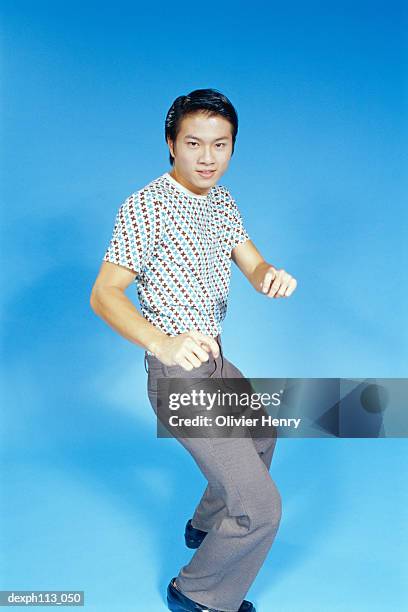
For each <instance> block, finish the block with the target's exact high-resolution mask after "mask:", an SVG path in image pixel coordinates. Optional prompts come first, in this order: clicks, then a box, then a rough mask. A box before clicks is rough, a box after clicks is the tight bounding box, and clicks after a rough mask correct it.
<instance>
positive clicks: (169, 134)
mask: <svg viewBox="0 0 408 612" xmlns="http://www.w3.org/2000/svg"><path fill="white" fill-rule="evenodd" d="M199 111H201V112H205V113H207V114H208V115H209V116H213V115H221V116H222V117H225V119H227V120H228V121H229V122H230V123H231V126H232V130H231V133H232V153H231V155H233V153H234V145H235V139H236V137H237V132H238V115H237V112H236V110H235V108H234V107H233V105H232V104H231V102H230V101H229V100H228V98H227V97H226V96H224V95H223V94H222V93H221V92H219V91H217V90H216V89H195V90H194V91H192V92H190V93H189V94H188V95H187V96H179V97H178V98H176V99H175V100H174V102H173V104H172V105H171V107H170V108H169V110H168V112H167V115H166V121H165V139H166V142H167V140H168V139H169V140H171V141H172V142H173V143H175V141H176V138H177V134H178V133H179V131H180V125H181V121H182V119H183V118H184V117H185V116H186V115H189V114H192V113H196V112H199ZM169 159H170V164H171V165H173V164H174V157H173V156H172V154H171V153H170V154H169Z"/></svg>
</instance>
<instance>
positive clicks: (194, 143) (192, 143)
mask: <svg viewBox="0 0 408 612" xmlns="http://www.w3.org/2000/svg"><path fill="white" fill-rule="evenodd" d="M187 144H190V145H196V144H198V142H192V141H190V142H189V143H187Z"/></svg>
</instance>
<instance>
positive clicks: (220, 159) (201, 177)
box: [168, 112, 232, 195]
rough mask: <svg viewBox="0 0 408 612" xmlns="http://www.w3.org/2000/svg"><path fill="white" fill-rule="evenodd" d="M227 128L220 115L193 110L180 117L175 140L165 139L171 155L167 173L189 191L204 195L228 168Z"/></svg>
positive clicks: (229, 155)
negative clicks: (170, 165) (172, 163)
mask: <svg viewBox="0 0 408 612" xmlns="http://www.w3.org/2000/svg"><path fill="white" fill-rule="evenodd" d="M231 131H232V125H231V123H230V122H229V121H227V119H225V118H224V117H222V116H221V115H213V116H211V117H209V116H208V115H206V114H205V113H202V112H196V113H194V114H191V115H187V116H186V117H184V118H183V119H182V121H181V124H180V131H179V133H178V135H177V138H176V141H175V143H172V142H171V141H168V145H169V149H170V153H171V154H172V156H173V157H174V165H173V170H172V171H171V175H172V176H173V177H174V178H175V179H176V180H177V181H178V182H179V183H181V184H182V185H184V186H185V187H187V189H189V190H190V191H193V192H194V193H197V194H199V195H205V194H206V193H207V192H208V191H209V190H210V189H211V187H213V186H214V185H215V184H216V182H217V181H218V180H219V179H220V177H221V176H222V175H223V174H224V172H226V170H227V168H228V164H229V161H230V159H231V154H232V133H231ZM202 171H206V172H204V173H202ZM200 172H201V173H200Z"/></svg>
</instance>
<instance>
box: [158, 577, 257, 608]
mask: <svg viewBox="0 0 408 612" xmlns="http://www.w3.org/2000/svg"><path fill="white" fill-rule="evenodd" d="M174 580H176V579H175V578H173V579H172V580H171V581H170V583H169V586H168V587H167V606H168V608H169V610H171V611H172V612H223V611H222V610H219V609H218V608H208V607H207V606H203V605H201V604H199V603H197V602H196V601H193V600H192V599H190V598H189V597H187V596H186V595H183V593H182V592H181V591H179V590H178V589H177V588H176V587H175V586H174V584H173V581H174ZM238 612H256V610H255V607H254V606H253V604H252V603H251V602H250V601H247V600H246V599H245V600H244V601H243V602H242V604H241V606H240V608H239V610H238Z"/></svg>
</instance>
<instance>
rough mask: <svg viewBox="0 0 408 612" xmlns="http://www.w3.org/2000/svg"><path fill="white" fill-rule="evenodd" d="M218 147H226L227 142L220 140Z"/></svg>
mask: <svg viewBox="0 0 408 612" xmlns="http://www.w3.org/2000/svg"><path fill="white" fill-rule="evenodd" d="M217 147H225V142H219V143H217Z"/></svg>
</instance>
